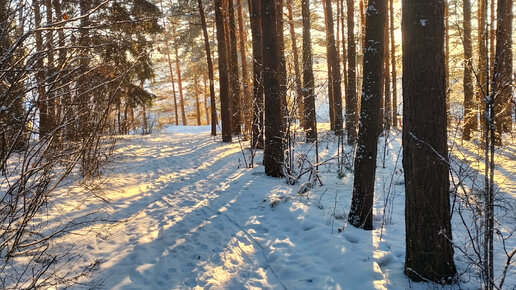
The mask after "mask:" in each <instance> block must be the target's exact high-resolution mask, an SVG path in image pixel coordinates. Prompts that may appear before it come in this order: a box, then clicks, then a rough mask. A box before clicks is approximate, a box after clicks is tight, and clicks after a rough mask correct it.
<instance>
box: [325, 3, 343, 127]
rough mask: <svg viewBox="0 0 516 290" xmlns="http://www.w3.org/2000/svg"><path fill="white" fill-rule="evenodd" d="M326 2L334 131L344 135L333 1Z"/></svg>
mask: <svg viewBox="0 0 516 290" xmlns="http://www.w3.org/2000/svg"><path fill="white" fill-rule="evenodd" d="M325 1H326V7H325V8H326V17H327V22H328V25H327V28H326V32H327V38H326V39H327V40H328V51H329V55H328V56H329V59H330V67H331V81H332V86H331V88H332V94H331V95H332V98H333V110H334V111H333V118H334V126H333V130H334V131H335V134H336V135H340V134H342V122H343V120H342V89H341V77H340V61H339V54H338V51H337V46H336V45H335V30H334V29H333V10H332V5H331V0H325Z"/></svg>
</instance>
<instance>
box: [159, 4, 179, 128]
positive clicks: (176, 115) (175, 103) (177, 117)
mask: <svg viewBox="0 0 516 290" xmlns="http://www.w3.org/2000/svg"><path fill="white" fill-rule="evenodd" d="M159 4H160V7H161V10H162V11H163V1H162V0H160V1H159ZM165 25H166V23H165V17H163V27H166V26H165ZM165 48H166V49H167V60H168V69H169V71H170V83H171V84H172V96H173V97H174V116H175V121H176V126H178V125H179V116H178V112H177V97H176V85H175V82H174V70H173V69H172V60H171V59H170V47H169V45H168V40H167V39H166V37H165Z"/></svg>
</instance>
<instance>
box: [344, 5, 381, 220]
mask: <svg viewBox="0 0 516 290" xmlns="http://www.w3.org/2000/svg"><path fill="white" fill-rule="evenodd" d="M386 4H387V1H386V0H369V3H368V5H367V11H366V35H365V43H366V47H365V49H364V81H363V83H362V101H361V104H362V106H361V110H360V127H359V131H358V145H357V153H356V157H355V174H354V181H353V197H352V200H351V210H350V212H349V217H348V220H349V222H350V224H352V225H353V226H355V227H361V228H364V229H365V230H372V229H373V200H374V183H375V174H376V153H377V145H378V136H379V133H380V132H381V131H380V129H379V126H380V124H381V123H380V122H378V119H379V113H380V110H381V109H382V108H381V106H382V103H381V98H382V93H383V92H382V82H381V79H382V77H383V67H384V61H383V56H384V48H383V46H384V27H385V20H386V13H387V5H386Z"/></svg>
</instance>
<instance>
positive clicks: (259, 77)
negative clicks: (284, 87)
mask: <svg viewBox="0 0 516 290" xmlns="http://www.w3.org/2000/svg"><path fill="white" fill-rule="evenodd" d="M261 3H262V2H261V0H249V8H250V9H249V14H250V17H249V18H250V19H251V31H252V36H253V60H254V61H253V101H252V102H253V105H252V110H253V113H252V115H253V116H252V125H251V127H252V128H251V148H258V149H263V144H264V140H263V123H264V119H263V111H264V99H263V33H262V4H261Z"/></svg>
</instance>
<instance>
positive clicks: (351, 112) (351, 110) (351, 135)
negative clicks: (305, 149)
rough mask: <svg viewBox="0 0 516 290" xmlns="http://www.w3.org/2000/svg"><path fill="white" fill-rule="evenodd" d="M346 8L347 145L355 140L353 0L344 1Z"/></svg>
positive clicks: (355, 102) (356, 109)
mask: <svg viewBox="0 0 516 290" xmlns="http://www.w3.org/2000/svg"><path fill="white" fill-rule="evenodd" d="M346 3H347V8H348V19H347V20H348V21H347V22H348V83H347V86H346V132H347V134H348V144H355V143H356V140H357V123H358V99H357V93H356V91H357V84H356V44H355V14H354V13H355V8H354V1H353V0H346Z"/></svg>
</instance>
